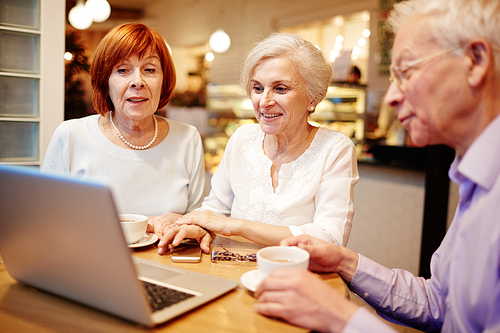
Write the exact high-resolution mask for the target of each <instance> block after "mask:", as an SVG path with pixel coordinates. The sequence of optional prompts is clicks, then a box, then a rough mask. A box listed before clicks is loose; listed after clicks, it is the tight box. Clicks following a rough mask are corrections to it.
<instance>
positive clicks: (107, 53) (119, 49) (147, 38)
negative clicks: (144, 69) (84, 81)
mask: <svg viewBox="0 0 500 333" xmlns="http://www.w3.org/2000/svg"><path fill="white" fill-rule="evenodd" d="M148 53H153V54H156V55H157V56H158V58H159V59H160V63H161V67H162V71H163V83H162V87H161V96H160V102H159V104H158V109H161V108H162V107H164V106H165V105H167V103H168V102H169V101H170V98H172V92H173V90H174V87H175V68H174V62H173V61H172V57H171V56H170V52H169V50H168V48H167V43H166V42H165V40H164V39H163V38H162V37H161V36H160V35H159V34H158V33H157V32H155V31H153V30H151V29H149V28H148V27H147V26H145V25H144V24H140V23H125V24H122V25H120V26H117V27H115V28H113V29H112V30H111V31H110V32H108V33H107V34H106V36H104V38H103V39H102V40H101V42H100V43H99V45H98V46H97V48H96V51H95V55H94V60H93V62H92V65H91V68H90V75H91V82H92V89H93V92H94V93H93V95H92V106H93V107H94V109H95V110H96V111H97V112H99V113H100V114H101V115H105V114H106V113H107V112H109V111H114V109H115V108H114V105H113V103H112V102H111V98H110V97H109V77H110V76H111V72H112V70H113V68H114V67H115V66H116V65H117V64H118V63H119V62H120V61H122V60H123V59H126V58H129V57H131V56H138V57H139V58H141V57H142V56H145V55H147V54H148Z"/></svg>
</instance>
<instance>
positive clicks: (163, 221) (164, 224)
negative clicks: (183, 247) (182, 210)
mask: <svg viewBox="0 0 500 333" xmlns="http://www.w3.org/2000/svg"><path fill="white" fill-rule="evenodd" d="M180 217H182V215H181V214H177V213H167V214H163V215H156V216H150V217H149V219H148V227H147V229H146V232H151V233H154V234H155V235H156V236H158V238H159V239H161V238H162V237H163V235H164V234H165V233H166V232H167V231H168V230H169V229H172V228H174V227H175V226H176V225H175V221H177V220H178V219H179V218H180Z"/></svg>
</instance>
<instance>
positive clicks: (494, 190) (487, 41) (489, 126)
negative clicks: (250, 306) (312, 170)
mask: <svg viewBox="0 0 500 333" xmlns="http://www.w3.org/2000/svg"><path fill="white" fill-rule="evenodd" d="M389 23H390V26H391V27H392V29H393V30H394V31H395V32H396V34H397V35H396V39H395V42H394V47H393V51H392V66H391V81H392V84H391V86H390V88H389V91H388V92H387V95H386V103H387V104H388V105H390V106H392V107H396V108H397V113H398V119H399V120H400V121H401V122H402V124H403V126H404V127H405V128H407V129H408V130H409V133H410V135H411V139H412V141H413V142H414V143H415V144H416V145H419V146H425V145H433V144H446V145H448V146H450V147H452V148H454V149H455V150H456V152H457V156H456V159H455V161H454V162H453V164H452V166H451V168H450V171H449V175H450V178H451V179H452V180H453V181H455V182H457V183H458V185H459V191H460V198H461V199H460V202H459V206H458V208H457V211H456V214H455V217H454V220H453V222H452V224H451V226H450V229H449V230H448V232H447V234H446V237H445V238H444V240H443V242H442V244H441V246H440V247H439V249H438V250H437V251H436V252H435V253H434V255H433V257H432V261H431V272H432V277H431V278H430V279H428V280H426V279H423V278H419V277H415V276H413V275H412V274H410V273H409V272H406V271H403V270H397V269H394V270H389V269H387V268H385V267H383V266H381V265H379V264H377V263H375V262H373V261H371V260H369V259H367V258H365V257H363V256H362V255H358V254H356V253H354V252H353V251H351V250H349V249H346V248H342V247H338V246H335V245H332V244H326V243H323V242H321V241H319V240H316V239H314V238H312V237H307V236H299V237H296V238H290V239H286V240H284V241H282V243H281V244H282V245H290V246H292V245H297V246H299V247H301V248H304V249H306V250H307V251H309V252H310V254H311V263H310V266H309V268H310V269H311V270H313V271H318V272H338V273H339V275H340V276H341V277H342V278H343V279H344V281H345V282H346V283H347V284H348V285H349V287H350V289H351V290H352V291H353V292H354V293H356V294H357V295H359V296H361V297H362V298H364V300H365V301H366V302H368V303H369V304H370V305H371V306H372V307H374V308H375V309H376V310H377V312H378V314H380V315H381V316H382V317H384V318H387V319H389V320H391V321H393V322H397V323H402V324H405V325H408V326H412V327H414V328H417V329H420V330H425V331H434V330H441V332H500V117H499V114H500V75H499V72H500V49H499V48H498V46H499V45H500V33H499V31H500V2H499V1H498V0H409V1H404V2H401V3H399V4H397V5H396V6H395V9H394V11H393V13H392V14H391V17H390V19H389ZM256 297H257V298H258V301H257V303H256V304H255V311H257V312H258V313H261V314H263V315H267V316H273V317H279V318H283V319H285V320H287V321H289V322H291V323H294V324H296V325H299V326H302V327H306V328H309V329H313V330H317V331H328V332H341V331H342V332H388V331H391V329H390V328H389V327H387V326H386V325H385V324H384V323H382V322H381V321H379V319H378V318H377V317H376V316H375V315H372V314H371V313H370V312H369V311H367V310H366V309H364V308H358V307H357V306H356V305H354V304H353V303H351V302H349V301H348V300H346V299H345V298H344V297H342V296H341V295H340V294H338V293H336V292H335V291H334V290H332V289H330V288H329V287H328V286H327V285H326V284H324V283H323V282H322V281H320V280H319V279H317V278H316V277H314V275H312V274H311V273H309V272H295V273H294V274H291V273H290V272H283V271H275V272H274V273H273V274H272V275H271V276H270V277H269V278H267V279H266V280H264V281H263V282H262V283H261V285H260V286H259V287H258V288H257V291H256Z"/></svg>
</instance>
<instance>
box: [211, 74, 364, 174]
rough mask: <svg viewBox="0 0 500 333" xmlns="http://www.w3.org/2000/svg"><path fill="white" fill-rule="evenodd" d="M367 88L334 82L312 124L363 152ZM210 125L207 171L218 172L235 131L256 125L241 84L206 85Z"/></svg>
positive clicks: (312, 119) (250, 104) (248, 100)
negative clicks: (337, 134) (346, 139)
mask: <svg viewBox="0 0 500 333" xmlns="http://www.w3.org/2000/svg"><path fill="white" fill-rule="evenodd" d="M365 105H366V89H365V86H360V85H349V84H342V83H332V84H331V85H330V86H329V87H328V92H327V94H326V97H325V98H324V99H323V101H321V103H320V104H318V106H317V107H316V111H315V112H314V113H313V114H312V115H311V117H310V122H311V123H314V124H316V125H320V126H324V127H327V128H330V129H332V130H335V131H339V132H342V133H344V134H346V135H347V136H349V137H350V138H351V139H352V140H353V142H354V143H355V144H356V146H357V151H358V153H360V152H361V149H362V145H363V143H364V128H365V126H364V123H365V118H364V117H365ZM206 109H207V112H208V124H207V128H206V132H205V134H204V135H203V139H204V146H205V147H204V148H205V163H206V167H207V171H208V172H209V173H212V174H213V172H214V171H215V169H216V168H217V166H218V165H219V162H220V160H221V158H222V155H223V154H224V149H225V147H226V144H227V141H228V140H229V138H230V137H231V135H232V134H233V133H234V131H235V130H236V129H237V128H238V127H240V126H242V125H244V124H251V123H256V119H255V116H254V110H253V107H252V103H251V101H250V99H249V98H248V96H247V95H246V93H245V91H244V90H243V88H242V87H241V86H240V85H237V84H234V85H216V84H209V85H208V86H207V104H206Z"/></svg>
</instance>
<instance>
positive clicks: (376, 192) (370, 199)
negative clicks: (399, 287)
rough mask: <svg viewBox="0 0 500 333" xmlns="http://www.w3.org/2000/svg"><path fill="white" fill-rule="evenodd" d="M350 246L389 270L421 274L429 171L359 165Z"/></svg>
mask: <svg viewBox="0 0 500 333" xmlns="http://www.w3.org/2000/svg"><path fill="white" fill-rule="evenodd" d="M359 173H360V180H359V183H358V184H357V185H356V186H355V188H354V207H355V210H356V211H355V214H354V220H353V226H352V231H351V237H350V238H349V242H348V244H347V247H348V248H350V249H352V250H354V251H356V252H358V253H361V254H362V255H364V256H366V257H368V258H370V259H372V260H375V261H377V262H378V263H380V264H383V265H384V266H386V267H388V268H402V269H406V270H408V271H410V272H412V273H413V274H416V275H418V271H419V263H420V242H421V238H422V221H423V213H424V196H425V172H424V171H414V170H405V169H399V168H394V167H389V166H379V165H367V164H360V165H359Z"/></svg>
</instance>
